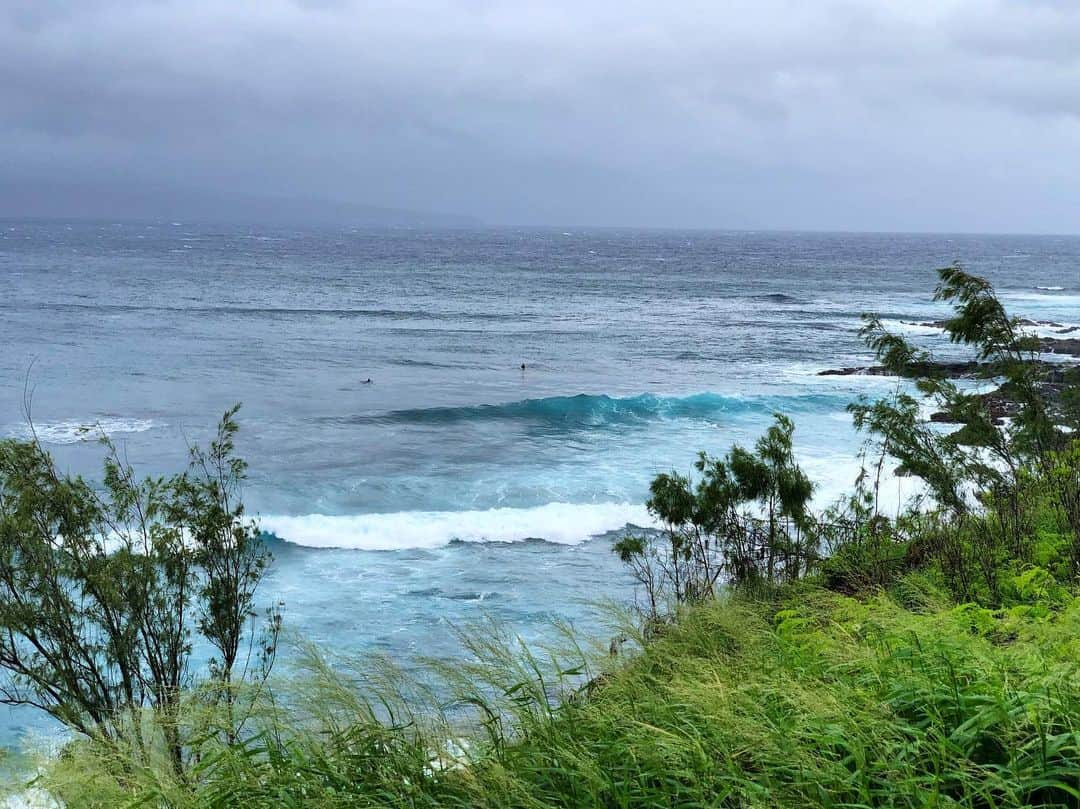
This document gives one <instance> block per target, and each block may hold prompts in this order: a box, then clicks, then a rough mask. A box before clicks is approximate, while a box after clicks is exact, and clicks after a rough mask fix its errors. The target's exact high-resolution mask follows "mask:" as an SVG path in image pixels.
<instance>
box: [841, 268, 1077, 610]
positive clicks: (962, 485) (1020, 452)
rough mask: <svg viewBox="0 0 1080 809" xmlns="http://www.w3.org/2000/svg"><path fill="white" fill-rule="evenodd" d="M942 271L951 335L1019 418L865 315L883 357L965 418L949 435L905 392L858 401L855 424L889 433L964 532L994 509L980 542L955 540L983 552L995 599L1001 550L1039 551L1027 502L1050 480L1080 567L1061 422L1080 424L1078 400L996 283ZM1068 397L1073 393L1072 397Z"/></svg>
mask: <svg viewBox="0 0 1080 809" xmlns="http://www.w3.org/2000/svg"><path fill="white" fill-rule="evenodd" d="M938 275H939V279H940V280H939V284H938V286H937V289H936V291H935V293H934V300H935V301H941V302H947V303H950V304H952V307H953V315H952V317H950V318H948V319H946V320H945V321H944V322H943V324H942V325H943V328H944V330H945V333H946V335H947V336H948V337H949V339H950V341H951V342H953V343H956V344H959V345H964V346H968V347H970V348H971V349H972V354H973V362H974V363H975V368H976V370H977V372H978V373H979V374H980V375H981V376H982V377H984V378H986V379H993V380H994V381H996V382H997V383H998V384H999V390H998V400H999V401H1001V400H1005V401H1008V402H1010V403H1012V407H1011V408H1010V412H1009V417H1008V418H1002V416H1001V413H1000V412H999V411H997V410H995V408H994V406H993V404H992V399H991V398H988V397H986V396H983V395H980V394H979V393H978V392H975V391H971V390H964V389H962V388H961V387H959V386H958V385H957V384H956V383H955V382H953V381H952V380H950V379H948V378H946V377H945V375H944V373H943V372H942V371H941V370H940V368H939V366H937V365H935V363H934V361H933V357H932V356H931V355H930V354H929V353H928V352H925V351H922V350H920V349H918V348H916V347H914V346H913V345H911V343H910V342H908V341H907V340H906V339H904V338H903V337H901V336H899V335H895V334H891V333H890V332H888V330H887V329H886V328H885V327H884V326H883V324H882V323H881V321H880V320H879V319H878V318H877V317H875V316H872V315H867V316H865V317H864V326H863V329H862V336H863V338H864V340H865V341H866V343H867V345H868V346H869V347H870V348H871V349H872V350H873V351H874V352H875V354H876V355H877V357H878V359H879V361H880V362H881V363H882V365H883V366H884V367H885V368H886V369H888V370H890V371H892V372H893V373H895V374H896V375H897V376H902V377H908V378H911V379H913V381H914V384H915V388H916V392H917V393H918V394H919V395H920V396H921V397H922V398H924V399H928V400H929V401H930V402H931V403H932V404H933V405H934V406H935V407H936V408H937V409H938V410H940V411H942V412H943V413H945V414H946V416H947V418H948V420H949V421H952V422H954V423H958V424H960V425H961V426H960V428H959V429H957V430H955V431H951V432H947V433H943V432H942V431H941V430H940V429H938V428H936V427H935V426H934V425H931V424H927V423H926V422H925V421H923V420H922V419H921V418H920V417H919V400H918V399H916V397H915V396H914V395H912V394H908V393H903V392H898V393H897V394H896V395H895V396H894V397H892V398H891V399H882V400H879V401H877V402H872V403H871V402H867V401H861V402H859V403H856V404H854V405H852V407H851V408H850V409H851V412H852V413H853V416H854V419H855V425H856V427H858V428H859V429H862V430H866V431H868V432H869V433H871V434H872V435H875V436H877V437H879V438H880V440H881V443H882V446H883V447H884V448H885V449H886V450H887V452H888V454H890V455H891V456H893V457H895V458H896V459H898V460H899V461H900V470H899V471H900V472H901V473H904V474H911V475H914V476H916V477H918V478H920V479H922V480H923V481H924V482H925V483H926V484H927V487H928V490H929V492H930V494H931V495H932V496H933V497H934V499H935V500H936V501H937V502H938V504H939V505H940V506H941V507H942V508H943V509H945V511H946V512H947V514H948V517H949V519H950V520H951V521H952V522H953V523H955V524H956V525H958V526H959V527H960V532H961V533H962V532H963V530H964V529H965V527H967V526H968V524H969V523H970V518H971V516H972V514H973V511H975V510H979V511H980V512H981V511H982V509H984V508H985V509H986V510H987V512H988V513H989V514H990V515H991V516H992V517H993V521H994V522H993V525H994V530H993V531H992V532H987V531H986V530H979V531H977V532H974V535H973V540H974V541H973V542H959V541H958V540H956V538H955V536H954V537H953V540H952V541H951V542H952V544H954V545H955V546H956V548H961V547H965V548H968V550H969V551H970V552H972V553H973V554H974V556H975V557H976V560H975V561H976V563H977V564H978V565H979V566H980V567H981V568H982V569H983V572H984V576H985V579H986V584H987V586H988V588H989V589H990V591H991V597H992V598H994V599H996V597H997V593H996V591H997V582H996V575H997V573H996V571H997V570H998V567H999V566H998V565H997V559H998V557H999V556H1000V555H1001V554H1002V553H1005V552H1007V553H1009V554H1011V555H1012V556H1014V557H1016V558H1018V559H1021V560H1025V559H1030V557H1031V550H1032V546H1031V537H1032V536H1033V532H1032V530H1031V524H1030V519H1031V515H1030V513H1029V512H1028V508H1027V507H1026V504H1027V503H1028V502H1029V501H1031V500H1032V499H1033V498H1032V497H1031V495H1032V489H1033V488H1034V487H1037V486H1047V485H1049V487H1050V490H1051V496H1052V498H1053V499H1054V501H1055V502H1056V504H1057V507H1058V509H1059V511H1060V513H1061V515H1062V516H1063V518H1064V521H1065V523H1066V525H1067V526H1068V528H1069V530H1070V532H1071V534H1072V537H1073V540H1072V546H1073V551H1072V559H1073V566H1074V573H1076V574H1080V485H1078V480H1077V467H1076V464H1075V463H1072V462H1070V459H1071V458H1073V457H1074V456H1075V452H1074V451H1072V450H1070V445H1071V444H1072V443H1073V439H1072V438H1071V436H1070V435H1069V433H1068V432H1067V431H1066V430H1063V429H1061V428H1062V426H1069V427H1073V428H1075V427H1076V426H1077V425H1076V424H1075V423H1073V422H1075V418H1074V417H1073V416H1071V415H1070V413H1071V411H1070V410H1069V409H1068V407H1064V406H1063V405H1062V403H1061V402H1058V401H1055V400H1053V399H1052V398H1050V397H1048V396H1047V394H1046V389H1047V386H1046V380H1047V376H1048V373H1049V370H1048V369H1047V367H1046V366H1045V365H1044V364H1043V363H1041V362H1040V361H1039V357H1038V352H1039V340H1038V338H1037V337H1036V336H1034V335H1032V334H1029V333H1027V332H1025V331H1024V329H1023V326H1022V324H1021V321H1020V320H1019V318H1017V317H1014V316H1010V315H1009V314H1008V313H1007V312H1006V310H1005V307H1004V306H1003V305H1002V303H1001V301H1000V300H999V299H998V298H997V296H996V294H995V293H994V290H993V287H992V286H991V284H990V283H989V282H988V281H987V280H985V279H983V278H979V277H977V276H974V275H971V274H969V273H967V272H966V271H965V270H964V269H963V268H962V267H961V266H960V265H959V264H954V265H951V266H949V267H945V268H943V269H941V270H939V271H938ZM1058 398H1059V399H1062V401H1063V402H1064V403H1065V404H1067V403H1068V402H1069V401H1070V400H1069V397H1068V396H1065V397H1064V398H1062V397H1058ZM954 533H955V532H954ZM946 550H947V549H946ZM948 555H949V554H948V553H946V554H945V556H946V557H947V556H948ZM956 563H957V565H961V563H962V560H959V559H957V560H956ZM957 573H958V574H959V568H957Z"/></svg>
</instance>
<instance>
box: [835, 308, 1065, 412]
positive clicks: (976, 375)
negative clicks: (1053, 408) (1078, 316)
mask: <svg viewBox="0 0 1080 809" xmlns="http://www.w3.org/2000/svg"><path fill="white" fill-rule="evenodd" d="M912 325H918V326H926V327H931V328H944V326H945V322H944V321H940V320H936V321H929V322H924V323H916V324H912ZM1020 325H1021V326H1027V327H1040V328H1050V329H1055V330H1056V333H1058V334H1072V333H1077V332H1080V326H1064V325H1062V324H1060V323H1053V322H1051V321H1033V320H1021V322H1020ZM1039 354H1040V356H1043V355H1053V356H1057V357H1062V356H1064V357H1074V358H1076V359H1080V337H1040V338H1039ZM1032 362H1033V363H1034V364H1035V365H1036V366H1037V367H1038V368H1039V369H1040V372H1041V374H1042V379H1041V380H1040V384H1041V386H1042V387H1043V389H1044V390H1045V391H1046V393H1047V394H1048V398H1049V399H1050V400H1051V401H1057V400H1059V399H1060V397H1061V394H1062V393H1063V392H1064V391H1065V389H1066V388H1069V387H1072V386H1075V385H1076V384H1078V382H1080V379H1078V378H1077V377H1080V366H1078V365H1075V364H1072V363H1068V364H1064V363H1061V362H1048V361H1046V360H1043V359H1035V360H1032ZM818 376H895V374H894V372H893V371H892V370H890V369H888V368H885V367H884V366H882V365H861V366H849V367H845V368H829V369H826V370H824V371H818ZM904 376H905V377H925V376H936V377H939V378H944V379H989V378H992V377H993V376H995V373H994V364H993V363H989V362H977V361H975V360H967V361H963V360H962V361H936V360H929V361H926V362H914V363H911V365H910V366H908V368H907V369H906V373H905V374H904ZM978 398H979V399H981V400H982V401H983V402H984V403H985V404H986V406H987V408H988V409H989V411H990V414H991V416H992V417H993V419H994V421H995V422H1000V421H1001V420H1002V419H1005V418H1009V417H1010V416H1014V415H1016V413H1017V412H1018V411H1019V408H1020V404H1019V403H1018V402H1016V401H1015V400H1014V399H1012V398H1011V397H1010V396H1009V394H1008V391H1006V390H1004V389H1003V388H997V389H996V390H993V391H989V392H988V393H983V394H980V395H979V397H978ZM930 420H931V421H933V422H938V423H955V419H954V418H953V417H952V416H950V415H949V414H948V413H944V412H936V413H932V414H931V415H930Z"/></svg>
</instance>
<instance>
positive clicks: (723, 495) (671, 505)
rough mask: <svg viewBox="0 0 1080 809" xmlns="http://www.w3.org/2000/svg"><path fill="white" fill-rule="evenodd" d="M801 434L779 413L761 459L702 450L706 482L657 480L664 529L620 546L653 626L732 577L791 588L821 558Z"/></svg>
mask: <svg viewBox="0 0 1080 809" xmlns="http://www.w3.org/2000/svg"><path fill="white" fill-rule="evenodd" d="M794 430H795V425H794V424H793V423H792V421H791V419H789V418H787V417H786V416H783V415H781V414H777V415H776V416H775V423H774V424H773V425H772V426H771V427H769V428H768V430H767V431H766V432H765V434H764V435H762V436H761V438H759V439H758V441H757V443H756V444H755V445H754V450H753V451H752V452H751V451H750V450H747V449H744V448H743V447H740V446H734V447H732V448H731V450H730V451H729V452H728V453H727V454H726V455H725V456H724V457H723V458H710V457H709V456H708V455H706V454H704V453H702V454H701V455H700V456H699V457H698V460H697V462H696V463H695V468H696V469H697V471H698V472H699V473H700V474H701V478H700V479H699V480H698V481H696V482H695V481H693V480H691V479H690V478H689V477H685V476H683V475H680V474H678V473H675V472H672V473H670V474H663V475H659V476H658V477H657V478H656V479H655V480H653V482H652V485H651V487H650V491H651V495H652V496H651V497H650V498H649V501H648V508H649V511H650V512H651V513H652V514H653V515H654V516H656V517H657V519H658V520H659V521H660V523H661V525H662V529H661V530H660V531H659V532H657V533H652V534H649V535H645V536H641V535H630V536H624V537H621V538H619V539H618V540H616V542H615V544H614V551H615V553H616V554H618V556H619V558H620V559H622V561H623V562H625V563H626V564H627V565H629V566H630V569H631V570H632V572H633V574H634V576H635V577H636V578H637V580H638V581H639V582H640V583H641V584H642V585H643V588H644V590H645V594H646V597H647V609H646V613H647V615H648V617H649V618H650V620H652V621H655V620H657V619H658V618H660V617H661V616H663V615H665V614H666V613H667V612H669V611H670V610H671V608H672V607H673V606H678V605H679V604H684V603H692V602H696V601H700V600H702V599H704V598H708V597H711V596H712V595H713V594H714V592H715V590H716V586H717V583H718V581H719V580H720V578H721V576H722V575H724V574H726V575H727V578H728V579H730V580H731V581H733V582H736V583H741V584H748V583H751V582H759V581H764V582H775V581H778V580H787V581H791V580H794V579H797V578H798V577H799V576H800V575H802V574H803V573H804V572H805V571H806V570H808V569H809V568H810V567H811V566H812V564H813V563H814V562H815V561H816V559H817V550H818V548H817V544H816V541H815V536H816V535H815V533H814V530H813V524H812V519H811V517H810V514H809V512H808V510H807V505H808V503H809V500H810V496H811V494H812V493H813V485H812V484H811V482H810V480H809V478H808V477H807V476H806V474H805V473H804V472H803V471H802V469H801V468H800V467H799V465H798V464H797V463H796V462H795V457H794V453H793V451H792V434H793V433H794Z"/></svg>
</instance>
